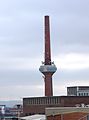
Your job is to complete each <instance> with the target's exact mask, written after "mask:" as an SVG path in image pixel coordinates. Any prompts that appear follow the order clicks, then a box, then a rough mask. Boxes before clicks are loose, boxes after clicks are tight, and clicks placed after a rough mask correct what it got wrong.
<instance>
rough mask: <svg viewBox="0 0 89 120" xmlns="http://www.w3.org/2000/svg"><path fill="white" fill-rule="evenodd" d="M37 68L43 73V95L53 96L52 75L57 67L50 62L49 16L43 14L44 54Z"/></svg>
mask: <svg viewBox="0 0 89 120" xmlns="http://www.w3.org/2000/svg"><path fill="white" fill-rule="evenodd" d="M39 70H40V72H41V73H43V75H44V82H45V96H53V87H52V75H53V74H54V73H55V72H56V70H57V68H56V66H55V64H54V62H51V48H50V23H49V16H45V56H44V62H42V65H41V66H40V68H39Z"/></svg>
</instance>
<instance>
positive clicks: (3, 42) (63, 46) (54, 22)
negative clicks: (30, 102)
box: [0, 0, 89, 99]
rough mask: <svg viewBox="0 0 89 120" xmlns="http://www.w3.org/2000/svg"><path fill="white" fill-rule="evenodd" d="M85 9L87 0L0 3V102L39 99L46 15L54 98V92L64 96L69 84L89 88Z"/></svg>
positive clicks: (88, 24)
mask: <svg viewBox="0 0 89 120" xmlns="http://www.w3.org/2000/svg"><path fill="white" fill-rule="evenodd" d="M88 5H89V1H88V0H86V1H84V0H79V1H78V0H75V1H71V0H67V1H65V0H62V1H61V0H59V1H58V0H55V1H54V0H53V1H51V0H45V1H41V0H30V1H29V0H26V1H25V0H19V1H18V0H13V1H12V0H8V1H7V0H3V1H0V86H1V87H0V91H3V94H1V97H2V98H3V99H4V98H5V99H6V98H8V99H9V98H10V99H15V98H19V97H20V96H32V95H33V96H36V95H38V96H39V95H44V91H43V90H44V87H43V86H44V82H43V81H42V80H43V79H42V74H41V73H40V72H39V66H40V65H41V61H44V15H47V14H48V15H50V27H51V29H50V31H51V47H52V60H53V59H54V61H55V64H56V65H57V68H58V71H57V72H56V73H55V74H54V77H53V81H54V88H55V90H54V93H55V95H58V94H59V91H61V92H60V94H65V91H66V88H65V87H66V86H68V85H79V84H80V85H81V84H82V85H83V84H84V85H86V84H88V79H89V75H88V73H89V62H88V61H89V53H88V52H89V46H88V45H89V40H88V39H89V34H88V33H89V22H88V21H89V16H88V14H89V6H88ZM80 81H81V82H80ZM84 81H86V82H85V83H86V84H85V83H84ZM79 82H80V83H79ZM58 85H59V86H60V87H59V86H58ZM34 88H35V89H36V90H34ZM11 89H13V91H11ZM29 91H31V92H29ZM11 96H12V98H11Z"/></svg>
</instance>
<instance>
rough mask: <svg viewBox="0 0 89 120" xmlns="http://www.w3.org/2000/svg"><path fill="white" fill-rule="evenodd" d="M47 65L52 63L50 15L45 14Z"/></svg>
mask: <svg viewBox="0 0 89 120" xmlns="http://www.w3.org/2000/svg"><path fill="white" fill-rule="evenodd" d="M45 65H51V50H50V24H49V16H45Z"/></svg>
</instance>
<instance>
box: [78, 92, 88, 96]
mask: <svg viewBox="0 0 89 120" xmlns="http://www.w3.org/2000/svg"><path fill="white" fill-rule="evenodd" d="M78 96H89V93H78Z"/></svg>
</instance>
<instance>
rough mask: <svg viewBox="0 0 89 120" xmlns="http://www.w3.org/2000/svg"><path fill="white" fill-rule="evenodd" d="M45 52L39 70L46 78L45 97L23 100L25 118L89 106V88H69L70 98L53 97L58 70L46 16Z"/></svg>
mask: <svg viewBox="0 0 89 120" xmlns="http://www.w3.org/2000/svg"><path fill="white" fill-rule="evenodd" d="M44 51H45V54H44V55H45V56H44V62H42V65H41V66H40V68H39V70H40V72H41V73H42V74H43V76H44V83H45V93H44V94H45V96H44V97H28V98H23V114H24V115H25V116H27V115H32V114H45V109H46V108H51V107H81V106H82V107H84V106H89V87H83V86H82V87H68V88H67V95H68V96H53V85H52V76H53V74H54V73H55V72H56V70H57V68H56V66H55V64H54V62H52V61H51V47H50V24H49V16H45V50H44ZM59 87H60V85H59ZM55 109H57V108H55ZM88 109H89V108H88ZM76 110H77V109H76ZM81 110H82V109H81ZM81 110H80V111H81ZM70 111H71V109H70ZM80 113H81V112H80ZM80 113H79V114H80ZM58 114H60V113H58ZM48 120H51V119H48ZM56 120H57V119H56ZM58 120H60V119H58ZM64 120H65V119H64ZM66 120H67V119H66ZM68 120H70V119H68Z"/></svg>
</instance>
